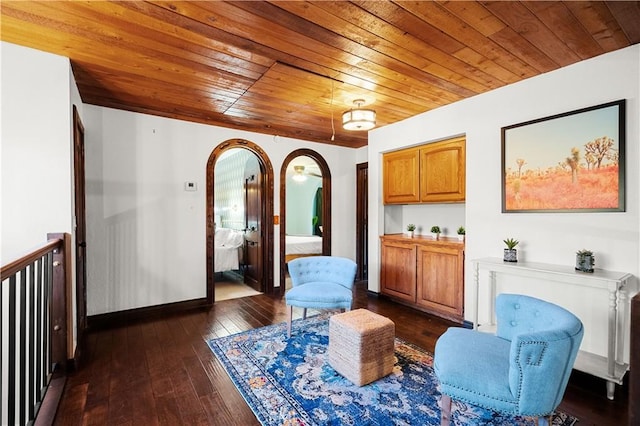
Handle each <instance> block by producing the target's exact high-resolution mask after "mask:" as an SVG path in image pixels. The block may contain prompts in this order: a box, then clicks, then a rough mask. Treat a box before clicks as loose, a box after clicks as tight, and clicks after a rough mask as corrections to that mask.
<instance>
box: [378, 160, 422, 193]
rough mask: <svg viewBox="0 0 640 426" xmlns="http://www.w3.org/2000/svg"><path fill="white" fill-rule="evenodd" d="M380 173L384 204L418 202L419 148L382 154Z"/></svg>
mask: <svg viewBox="0 0 640 426" xmlns="http://www.w3.org/2000/svg"><path fill="white" fill-rule="evenodd" d="M382 175H383V193H384V203H385V204H408V203H418V202H420V180H419V176H420V149H418V148H411V149H403V150H401V151H395V152H389V153H387V154H384V156H383V163H382Z"/></svg>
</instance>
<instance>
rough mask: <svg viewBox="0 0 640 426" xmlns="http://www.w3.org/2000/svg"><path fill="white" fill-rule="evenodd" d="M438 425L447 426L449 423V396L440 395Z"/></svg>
mask: <svg viewBox="0 0 640 426" xmlns="http://www.w3.org/2000/svg"><path fill="white" fill-rule="evenodd" d="M440 414H441V416H440V425H441V426H449V423H450V422H451V397H450V396H449V395H445V394H442V398H440Z"/></svg>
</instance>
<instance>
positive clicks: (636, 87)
mask: <svg viewBox="0 0 640 426" xmlns="http://www.w3.org/2000/svg"><path fill="white" fill-rule="evenodd" d="M639 69H640V46H638V45H636V46H632V47H629V48H626V49H623V50H619V51H616V52H613V53H609V54H606V55H602V56H599V57H596V58H593V59H590V60H587V61H582V62H580V63H577V64H574V65H572V66H569V67H565V68H562V69H559V70H557V71H554V72H550V73H547V74H543V75H541V76H538V77H534V78H530V79H527V80H524V81H522V82H520V83H517V84H512V85H510V86H507V87H504V88H501V89H497V90H494V91H491V92H489V93H486V94H482V95H478V96H475V97H472V98H469V99H466V100H464V101H460V102H457V103H454V104H451V105H448V106H445V107H442V108H438V109H436V110H433V111H429V112H427V113H424V114H421V115H418V116H415V117H412V118H410V119H407V120H405V121H403V122H400V123H397V124H394V125H390V126H385V127H383V128H380V129H376V130H373V131H371V132H370V133H369V181H370V182H371V185H370V188H369V206H370V207H369V240H370V241H371V244H370V245H369V247H370V249H369V263H370V269H369V289H370V290H372V291H379V288H380V286H379V285H380V283H379V279H380V277H379V269H380V250H379V236H380V235H382V234H384V233H385V226H386V232H401V230H402V229H401V226H402V223H403V222H404V218H405V216H406V215H412V218H416V215H417V213H416V207H415V206H414V207H394V208H393V209H396V210H395V211H393V213H392V214H389V213H387V216H389V215H390V216H392V217H391V218H387V221H389V220H393V221H395V222H397V223H394V224H393V225H392V226H389V225H388V224H386V223H385V209H384V208H383V205H382V177H381V161H382V153H383V152H385V151H391V150H395V149H399V148H402V147H405V146H410V145H417V144H420V143H423V142H429V141H436V140H439V139H445V138H448V137H451V136H455V135H460V134H466V137H467V146H466V149H467V196H466V203H465V205H464V206H461V207H460V208H462V209H464V215H463V216H462V217H464V220H465V222H466V227H467V243H466V254H465V255H466V264H467V270H466V274H465V275H466V276H465V319H467V320H471V319H472V318H473V310H472V309H470V307H471V306H472V303H471V302H472V300H473V297H474V295H475V292H474V291H473V285H472V283H473V281H472V279H473V276H472V274H471V271H470V270H469V260H471V259H474V258H481V257H488V256H491V257H501V256H502V249H503V246H504V244H503V243H502V240H503V239H504V238H507V237H514V238H517V239H519V240H520V241H521V244H520V246H519V247H518V248H519V258H520V259H522V260H529V261H536V262H547V263H555V264H566V265H573V264H574V262H575V252H576V250H578V249H581V248H589V249H592V250H594V251H595V254H596V262H597V264H596V266H597V267H599V268H604V269H610V270H616V271H625V272H630V273H632V274H633V275H635V276H636V277H637V276H638V272H639V271H638V261H639V237H638V230H639V221H638V210H639V207H640V206H639V196H638V193H639V191H638V188H639V175H638V163H639V159H640V154H639V149H638V140H639V136H640V130H639V127H640V122H639V118H638V117H639V114H640V111H639V99H640V83H639V81H640V72H639ZM618 99H627V104H626V108H627V114H626V119H627V134H626V165H627V169H626V170H627V172H626V205H627V208H626V212H624V213H576V214H571V213H540V214H533V213H519V214H503V213H501V191H500V185H501V172H500V168H501V152H500V150H501V140H500V128H501V127H503V126H507V125H511V124H516V123H521V122H524V121H528V120H533V119H537V118H542V117H547V116H550V115H553V114H559V113H563V112H568V111H572V110H576V109H579V108H583V107H589V106H594V105H598V104H602V103H605V102H609V101H615V100H618ZM420 211H421V212H422V214H423V215H424V217H428V219H425V220H423V223H424V224H425V225H427V224H431V223H432V222H436V221H437V222H439V223H441V224H442V223H444V224H445V225H448V223H449V221H450V219H449V218H448V216H447V215H449V214H450V213H451V212H448V211H447V209H446V208H445V209H442V207H438V208H433V207H431V206H421V207H420ZM460 217H461V216H460V214H459V213H457V216H456V220H457V221H459V218H460ZM417 221H418V219H417V218H416V222H417ZM453 225H458V223H457V222H455V223H451V224H450V225H449V226H452V227H453ZM374 242H375V243H374ZM636 280H637V279H636ZM529 289H530V290H534V289H533V287H530V288H529ZM549 292H550V293H552V294H553V298H554V300H556V301H558V302H559V303H564V304H572V306H573V305H574V304H575V301H576V300H577V301H583V302H584V303H583V305H584V307H586V309H585V310H586V311H587V312H585V313H581V314H580V315H582V316H581V319H583V320H585V321H589V320H591V318H590V316H591V312H588V311H599V308H600V307H598V309H595V308H594V307H593V306H592V301H593V300H597V301H598V302H600V303H602V304H603V305H604V308H605V313H606V307H607V303H608V301H607V295H606V292H605V294H604V295H602V294H600V295H599V297H595V298H593V297H592V295H584V294H583V292H582V290H580V291H577V290H576V289H575V288H569V287H562V286H559V285H556V286H555V287H553V288H552V289H551V290H549ZM592 308H593V309H592ZM580 315H579V316H580ZM594 315H596V314H594ZM588 326H589V327H591V328H590V330H594V329H595V332H596V333H597V334H598V335H600V334H602V333H605V332H606V330H605V331H603V330H601V328H602V326H603V324H601V323H598V322H596V321H593V322H592V323H591V324H589V325H588ZM604 326H605V327H606V321H604ZM627 342H628V339H627ZM593 344H594V346H597V343H595V342H593ZM594 351H596V352H600V348H595V349H594Z"/></svg>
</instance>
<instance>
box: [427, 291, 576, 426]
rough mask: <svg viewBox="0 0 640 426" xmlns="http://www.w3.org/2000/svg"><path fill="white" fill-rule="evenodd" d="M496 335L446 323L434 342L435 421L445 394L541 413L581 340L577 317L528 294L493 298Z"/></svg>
mask: <svg viewBox="0 0 640 426" xmlns="http://www.w3.org/2000/svg"><path fill="white" fill-rule="evenodd" d="M496 318H497V332H496V334H495V335H494V334H489V333H482V332H478V331H474V330H469V329H463V328H449V329H448V330H447V331H446V332H445V333H444V334H443V335H442V336H440V338H439V339H438V341H437V342H436V348H435V355H434V370H435V373H436V375H437V376H438V379H439V381H440V391H441V393H442V401H441V408H442V418H441V424H443V425H448V424H449V421H450V417H451V399H452V398H453V399H456V400H460V401H464V402H466V403H469V404H473V405H478V406H481V407H484V408H487V409H490V410H494V411H498V412H502V413H507V414H513V415H522V416H531V417H538V418H539V419H540V418H542V420H543V422H545V421H547V420H548V419H546V418H545V417H547V416H551V415H552V414H553V411H554V410H555V409H556V408H557V407H558V405H559V404H560V402H561V401H562V397H563V395H564V391H565V389H566V387H567V382H568V381H569V376H570V374H571V369H572V368H573V364H574V362H575V359H576V355H577V353H578V348H579V347H580V342H581V341H582V336H583V334H584V329H583V326H582V322H580V320H579V319H578V318H577V317H576V316H575V315H573V314H572V313H571V312H569V311H567V310H565V309H564V308H562V307H560V306H557V305H554V304H552V303H549V302H545V301H543V300H540V299H536V298H533V297H529V296H523V295H515V294H500V295H498V297H497V298H496Z"/></svg>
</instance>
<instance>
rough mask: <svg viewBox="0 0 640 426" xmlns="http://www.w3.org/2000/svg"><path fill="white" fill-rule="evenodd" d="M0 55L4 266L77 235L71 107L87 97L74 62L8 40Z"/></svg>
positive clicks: (3, 44)
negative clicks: (52, 236)
mask: <svg viewBox="0 0 640 426" xmlns="http://www.w3.org/2000/svg"><path fill="white" fill-rule="evenodd" d="M0 55H1V60H2V83H1V88H0V92H1V93H2V131H1V134H2V139H1V142H0V143H1V152H2V154H1V155H2V172H1V173H2V186H1V188H2V189H1V192H0V200H1V203H2V208H1V210H2V232H1V235H2V238H1V239H2V252H1V253H0V258H1V261H2V263H3V264H4V263H6V262H7V261H10V260H12V259H14V258H16V257H17V256H21V255H22V254H24V253H26V252H27V251H29V250H30V249H31V248H33V247H34V246H36V245H38V244H41V243H43V242H45V241H46V236H47V233H48V232H69V233H70V232H72V216H73V197H72V194H73V192H72V182H73V167H72V158H73V148H72V147H73V145H72V123H73V120H72V119H71V117H72V116H71V111H72V110H71V108H72V105H71V102H72V101H74V100H77V99H79V96H77V88H75V84H74V83H73V80H72V79H70V77H69V76H70V70H71V67H70V64H69V59H67V58H65V57H62V56H56V55H51V54H49V53H44V52H40V51H38V50H33V49H27V48H24V47H20V46H16V45H14V44H11V43H5V42H2V43H1V44H0Z"/></svg>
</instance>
